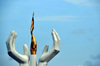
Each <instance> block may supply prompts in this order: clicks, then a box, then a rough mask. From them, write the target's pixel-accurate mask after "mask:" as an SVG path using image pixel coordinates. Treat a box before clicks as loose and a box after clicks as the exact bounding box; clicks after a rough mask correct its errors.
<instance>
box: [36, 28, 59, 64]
mask: <svg viewBox="0 0 100 66" xmlns="http://www.w3.org/2000/svg"><path fill="white" fill-rule="evenodd" d="M52 37H53V47H52V48H51V50H50V51H48V45H46V46H45V47H44V50H43V53H42V55H41V56H40V58H39V64H38V66H47V63H48V62H49V61H50V60H51V59H52V58H53V57H54V56H56V55H57V54H58V53H59V51H60V38H59V36H58V34H57V32H56V31H55V30H54V29H53V31H52Z"/></svg>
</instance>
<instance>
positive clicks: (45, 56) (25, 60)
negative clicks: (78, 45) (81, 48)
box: [6, 29, 60, 66]
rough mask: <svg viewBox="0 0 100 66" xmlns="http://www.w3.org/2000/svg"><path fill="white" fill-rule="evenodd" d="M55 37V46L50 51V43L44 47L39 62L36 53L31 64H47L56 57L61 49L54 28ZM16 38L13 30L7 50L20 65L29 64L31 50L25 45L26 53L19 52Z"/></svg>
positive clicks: (27, 65)
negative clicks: (16, 47) (16, 46)
mask: <svg viewBox="0 0 100 66" xmlns="http://www.w3.org/2000/svg"><path fill="white" fill-rule="evenodd" d="M52 37H53V47H52V48H51V49H50V50H49V51H48V45H46V46H45V47H44V50H43V53H42V55H41V56H40V58H39V61H38V64H37V57H36V55H31V56H30V66H47V64H48V62H49V61H50V60H51V59H52V58H53V57H55V56H56V55H57V54H58V53H59V51H60V38H59V36H58V34H57V32H56V31H55V30H54V29H53V31H52ZM15 39H16V32H14V31H12V32H11V34H10V36H9V38H8V40H7V42H6V45H7V50H8V55H9V56H10V57H12V58H13V59H14V60H16V61H17V62H18V63H19V64H20V66H29V52H28V47H27V45H26V44H25V45H24V55H22V54H20V53H18V52H17V51H16V49H15Z"/></svg>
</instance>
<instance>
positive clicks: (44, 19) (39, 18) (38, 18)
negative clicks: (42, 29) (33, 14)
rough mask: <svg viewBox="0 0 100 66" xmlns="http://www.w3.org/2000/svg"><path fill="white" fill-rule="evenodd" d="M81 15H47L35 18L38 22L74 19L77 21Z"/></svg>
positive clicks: (73, 20)
mask: <svg viewBox="0 0 100 66" xmlns="http://www.w3.org/2000/svg"><path fill="white" fill-rule="evenodd" d="M79 17H80V16H45V17H37V18H35V20H36V21H37V22H40V21H60V22H62V21H63V22H66V21H72V22H77V21H78V18H79Z"/></svg>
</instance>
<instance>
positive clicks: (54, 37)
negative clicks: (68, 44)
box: [52, 29, 57, 42]
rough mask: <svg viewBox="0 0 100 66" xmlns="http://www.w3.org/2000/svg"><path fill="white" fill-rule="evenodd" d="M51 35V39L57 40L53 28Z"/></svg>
mask: <svg viewBox="0 0 100 66" xmlns="http://www.w3.org/2000/svg"><path fill="white" fill-rule="evenodd" d="M52 37H53V41H54V42H57V37H56V35H55V32H54V29H53V30H52Z"/></svg>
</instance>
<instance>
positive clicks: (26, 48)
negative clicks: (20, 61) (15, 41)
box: [24, 44, 29, 56]
mask: <svg viewBox="0 0 100 66" xmlns="http://www.w3.org/2000/svg"><path fill="white" fill-rule="evenodd" d="M24 55H27V56H29V52H28V46H27V44H24Z"/></svg>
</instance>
